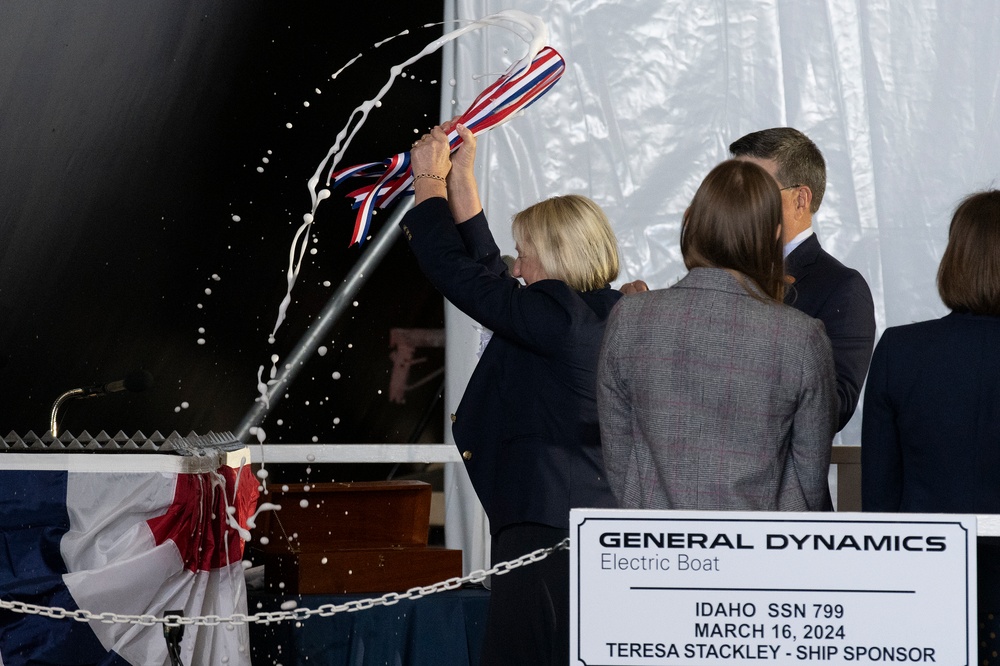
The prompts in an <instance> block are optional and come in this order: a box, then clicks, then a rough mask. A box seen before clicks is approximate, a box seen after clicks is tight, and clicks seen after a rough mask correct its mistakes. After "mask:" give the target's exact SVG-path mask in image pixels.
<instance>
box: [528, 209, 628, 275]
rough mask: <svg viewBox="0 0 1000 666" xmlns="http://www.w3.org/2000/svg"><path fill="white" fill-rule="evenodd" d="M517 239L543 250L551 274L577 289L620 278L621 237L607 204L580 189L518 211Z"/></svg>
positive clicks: (540, 254) (540, 252) (542, 259)
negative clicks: (600, 202) (593, 199)
mask: <svg viewBox="0 0 1000 666" xmlns="http://www.w3.org/2000/svg"><path fill="white" fill-rule="evenodd" d="M513 233H514V240H515V241H516V242H517V243H518V244H519V245H522V246H524V245H528V246H530V247H532V248H534V250H535V252H537V253H538V260H539V262H540V263H541V264H542V268H543V269H544V270H545V274H546V275H547V276H548V277H550V278H553V279H556V280H562V281H563V282H565V283H566V284H568V285H569V286H571V287H573V289H576V290H577V291H590V290H592V289H600V288H601V287H606V286H607V285H608V284H610V283H611V281H612V280H614V279H615V278H617V277H618V241H617V239H615V234H614V231H612V230H611V223H610V222H609V221H608V217H607V216H606V215H605V214H604V211H603V210H601V207H600V206H598V205H597V204H596V203H594V202H593V201H591V200H590V199H588V198H587V197H584V196H580V195H579V194H567V195H565V196H561V197H552V198H551V199H546V200H545V201H540V202H538V203H536V204H535V205H533V206H529V207H527V208H525V209H524V210H522V211H521V212H520V213H517V214H516V215H514V224H513Z"/></svg>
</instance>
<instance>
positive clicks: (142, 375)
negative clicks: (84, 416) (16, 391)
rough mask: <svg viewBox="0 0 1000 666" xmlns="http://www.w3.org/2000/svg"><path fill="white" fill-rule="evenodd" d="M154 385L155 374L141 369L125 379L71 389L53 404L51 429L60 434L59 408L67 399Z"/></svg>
mask: <svg viewBox="0 0 1000 666" xmlns="http://www.w3.org/2000/svg"><path fill="white" fill-rule="evenodd" d="M152 385H153V375H151V374H150V373H149V372H148V371H146V370H142V369H140V370H133V371H132V372H130V373H128V374H127V375H126V376H125V379H119V380H116V381H113V382H108V383H107V384H93V385H91V386H84V387H81V388H75V389H70V390H69V391H66V392H65V393H63V394H62V395H60V396H59V397H58V398H56V401H55V403H54V404H53V405H52V414H51V416H50V418H49V430H50V431H51V433H52V436H53V437H57V436H58V435H59V420H58V416H59V408H60V407H62V405H63V403H64V402H66V401H67V400H73V399H76V398H95V397H97V396H101V395H107V394H109V393H118V392H119V391H133V392H135V393H138V392H140V391H145V390H146V389H148V388H149V387H150V386H152Z"/></svg>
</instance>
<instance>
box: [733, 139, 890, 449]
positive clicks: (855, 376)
mask: <svg viewBox="0 0 1000 666" xmlns="http://www.w3.org/2000/svg"><path fill="white" fill-rule="evenodd" d="M729 152H730V153H732V155H733V157H735V158H736V159H744V160H747V161H750V162H754V163H756V164H758V165H760V166H762V167H763V168H764V169H765V170H766V171H767V172H768V173H770V174H771V175H772V176H773V177H774V179H775V180H776V181H778V187H779V188H781V205H782V212H783V218H784V219H783V220H782V236H783V240H784V243H785V272H786V273H787V274H788V275H789V276H790V277H791V278H792V280H794V281H793V283H792V285H791V286H790V287H789V289H788V290H787V292H786V294H785V303H787V304H788V305H791V306H792V307H794V308H796V309H797V310H799V311H801V312H804V313H805V314H807V315H809V316H810V317H815V318H816V319H819V320H820V321H822V322H823V324H824V326H826V334H827V336H828V337H829V338H830V344H831V346H832V347H833V361H834V365H835V366H836V371H837V395H838V398H839V401H840V408H839V410H838V428H837V429H838V430H842V429H843V428H844V426H845V425H847V422H848V421H850V420H851V416H852V415H853V414H854V410H855V408H856V407H857V406H858V398H859V396H860V394H861V387H862V385H863V384H864V382H865V375H867V373H868V363H869V361H871V357H872V348H873V347H874V346H875V306H874V304H873V303H872V294H871V290H870V289H869V288H868V283H867V282H865V279H864V278H863V277H861V273H859V272H858V271H856V270H854V269H853V268H848V267H847V266H844V265H843V264H842V263H840V262H839V261H837V260H836V259H834V258H833V257H832V256H831V255H830V254H828V253H827V252H826V251H825V250H823V248H822V247H821V246H820V244H819V240H818V239H817V238H816V234H815V233H814V232H813V228H812V216H813V214H814V213H815V212H816V211H817V210H819V206H820V203H822V201H823V193H824V192H825V191H826V162H825V161H824V160H823V154H822V153H821V152H820V151H819V149H818V148H817V147H816V144H814V143H813V142H812V141H811V140H810V139H809V137H807V136H806V135H805V134H803V133H802V132H800V131H798V130H796V129H792V128H791V127H775V128H772V129H766V130H761V131H759V132H753V133H751V134H747V135H746V136H743V137H741V138H739V139H737V140H736V141H734V142H733V143H732V144H731V145H730V146H729Z"/></svg>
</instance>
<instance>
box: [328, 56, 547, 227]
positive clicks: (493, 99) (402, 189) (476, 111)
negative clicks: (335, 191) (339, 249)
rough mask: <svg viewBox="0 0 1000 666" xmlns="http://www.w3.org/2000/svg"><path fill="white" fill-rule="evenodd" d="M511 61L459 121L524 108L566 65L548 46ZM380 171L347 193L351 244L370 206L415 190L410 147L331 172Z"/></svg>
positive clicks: (491, 121)
mask: <svg viewBox="0 0 1000 666" xmlns="http://www.w3.org/2000/svg"><path fill="white" fill-rule="evenodd" d="M516 65H517V63H515V64H514V65H512V66H511V69H508V70H507V71H506V72H504V74H503V76H501V77H500V78H499V79H497V80H496V81H495V82H494V83H493V84H491V85H490V86H489V87H487V88H486V89H485V90H483V92H482V93H480V94H479V97H477V98H476V100H475V101H474V102H473V103H472V105H471V106H469V108H468V109H467V110H466V111H465V113H463V114H462V115H461V116H460V117H459V119H458V122H460V123H462V124H463V125H465V126H466V127H467V128H469V130H470V131H471V132H472V133H473V134H474V135H479V134H481V133H483V132H485V131H487V130H490V129H492V128H494V127H496V126H498V125H502V124H503V123H505V122H507V121H508V120H510V119H511V118H512V117H513V115H514V114H515V113H517V112H518V111H520V110H521V109H524V108H527V107H528V106H530V105H531V104H532V103H533V102H534V101H535V100H537V99H538V98H539V97H541V96H542V95H544V94H545V93H546V92H548V90H549V88H551V87H552V86H553V85H555V83H556V81H558V80H559V78H560V77H561V76H562V74H563V71H565V69H566V63H565V61H563V59H562V56H560V55H559V53H558V52H556V50H555V49H553V48H552V47H550V46H546V47H545V48H543V49H542V50H540V51H539V52H538V54H537V55H536V56H535V57H534V58H533V59H532V61H531V63H530V64H528V65H527V67H521V68H519V69H517V70H516V71H512V70H513V68H514V67H515V66H516ZM448 140H449V142H450V143H451V150H452V152H454V151H455V150H457V149H458V147H459V146H460V145H461V144H462V137H460V136H459V135H458V132H456V131H454V130H452V131H451V133H450V134H449V135H448ZM359 176H360V177H378V180H377V181H376V182H375V183H373V184H371V185H367V186H365V187H362V188H360V189H357V190H354V191H353V192H351V193H349V194H348V195H347V197H348V198H353V199H354V204H353V206H352V207H353V208H355V209H357V211H358V215H357V218H356V220H355V222H354V234H353V235H352V236H351V243H350V244H351V245H353V244H354V243H357V244H359V245H360V244H361V243H363V242H364V239H365V237H366V236H367V235H368V228H369V227H370V226H371V219H372V211H374V209H375V208H385V207H387V206H389V205H391V204H392V203H393V202H395V201H396V200H397V199H398V198H399V197H400V196H408V195H411V194H413V173H412V171H411V169H410V153H409V151H407V152H405V153H399V154H398V155H393V156H392V157H390V158H389V159H387V160H385V161H382V162H369V163H367V164H358V165H355V166H352V167H347V168H346V169H341V170H339V171H336V172H334V173H331V174H330V181H331V183H332V187H337V186H338V185H340V184H341V183H343V182H344V181H346V180H348V179H350V178H354V177H359Z"/></svg>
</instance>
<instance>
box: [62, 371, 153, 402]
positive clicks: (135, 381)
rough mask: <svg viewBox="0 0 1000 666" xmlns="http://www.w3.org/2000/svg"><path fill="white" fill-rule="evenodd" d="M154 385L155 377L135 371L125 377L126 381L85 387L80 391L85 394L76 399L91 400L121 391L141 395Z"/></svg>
mask: <svg viewBox="0 0 1000 666" xmlns="http://www.w3.org/2000/svg"><path fill="white" fill-rule="evenodd" d="M152 385H153V375H151V374H149V372H147V371H146V370H141V369H140V370H133V371H132V372H130V373H128V374H127V375H126V376H125V379H119V380H117V381H114V382H108V383H107V384H94V385H92V386H84V387H83V388H81V389H79V390H80V391H83V394H82V395H78V396H74V397H78V398H89V397H91V396H98V395H107V394H108V393H118V392H119V391H132V392H133V393H141V392H142V391H145V390H146V389H148V388H149V387H150V386H152Z"/></svg>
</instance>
